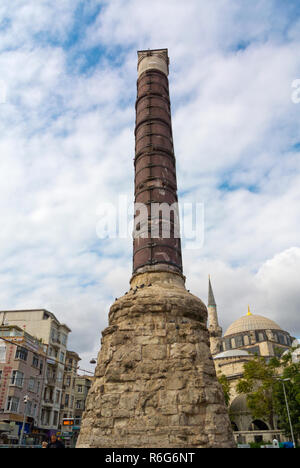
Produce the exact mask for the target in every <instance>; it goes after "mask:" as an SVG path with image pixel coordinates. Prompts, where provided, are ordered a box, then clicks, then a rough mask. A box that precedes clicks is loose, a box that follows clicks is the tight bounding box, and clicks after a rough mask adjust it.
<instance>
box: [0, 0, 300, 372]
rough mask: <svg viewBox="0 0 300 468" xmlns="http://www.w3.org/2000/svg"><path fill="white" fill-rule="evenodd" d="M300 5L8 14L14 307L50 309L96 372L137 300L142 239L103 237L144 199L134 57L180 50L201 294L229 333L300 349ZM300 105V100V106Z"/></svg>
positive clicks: (108, 5) (0, 68) (5, 154)
mask: <svg viewBox="0 0 300 468" xmlns="http://www.w3.org/2000/svg"><path fill="white" fill-rule="evenodd" d="M299 47H300V7H299V1H297V0H295V1H293V0H289V1H288V2H282V1H280V0H278V1H276V0H257V1H253V2H245V1H243V0H212V1H209V2H208V1H206V0H187V1H183V0H163V1H162V0H152V1H151V2H150V1H147V0H109V1H108V0H14V1H13V2H11V0H2V1H1V3H0V213H1V221H2V222H1V229H0V308H1V309H2V310H4V309H13V308H40V307H43V308H47V309H49V310H50V311H52V312H53V313H54V314H55V315H56V316H57V318H58V319H59V320H61V321H63V322H66V323H67V324H68V325H69V326H70V327H71V329H72V331H73V332H72V334H71V335H70V344H69V347H70V348H71V349H73V350H76V351H77V352H79V353H80V355H81V356H82V358H83V364H82V365H83V366H84V367H85V368H87V366H88V361H89V359H90V358H91V357H95V356H96V354H97V350H98V348H99V340H100V331H101V330H102V329H103V328H104V327H105V326H106V324H107V314H108V310H109V306H110V304H111V302H112V301H113V300H114V298H115V297H120V296H121V295H123V294H124V292H125V291H127V290H128V284H129V279H130V274H131V266H132V263H131V254H132V242H131V239H130V238H129V237H128V238H123V239H112V240H111V239H99V237H98V236H97V229H96V227H97V223H99V219H101V215H102V214H103V204H105V203H114V204H116V203H117V201H118V196H119V195H122V196H124V197H125V196H127V197H128V200H129V201H131V200H132V199H133V176H134V173H133V157H134V133H133V131H134V123H135V122H134V120H135V110H134V104H135V98H136V64H137V56H136V51H137V50H139V49H148V48H168V49H169V55H170V60H171V66H170V92H171V100H172V112H173V114H172V115H173V131H174V142H175V153H176V158H177V172H178V185H179V195H180V201H181V203H183V202H193V203H195V202H197V203H203V204H204V212H205V217H204V227H205V236H204V244H203V246H202V247H201V248H199V249H196V250H195V249H193V250H191V249H189V248H188V245H186V244H185V243H184V250H183V261H184V272H185V275H186V276H187V287H188V289H190V290H191V292H193V293H194V294H196V295H199V296H200V297H201V298H202V299H203V300H204V301H206V300H207V281H208V275H209V274H210V275H211V277H212V284H213V288H214V293H215V297H216V300H217V302H218V308H219V309H218V310H219V315H220V322H221V325H222V326H223V328H224V329H226V328H227V326H228V325H229V324H230V323H231V322H232V321H233V320H235V319H237V318H238V317H240V316H241V315H244V314H245V313H246V312H247V307H248V304H250V306H251V309H252V312H253V313H257V314H261V315H265V316H267V317H270V318H271V319H273V320H275V321H277V322H278V323H279V324H280V325H281V326H282V327H283V328H284V329H286V330H288V331H290V332H291V334H293V335H294V336H300V324H299V309H300V288H299V279H300V239H299V228H300V216H299V212H300V211H299V203H300V102H299V103H298V104H297V100H299V101H300V99H297V97H300V92H299V93H298V94H297V89H295V88H293V87H292V84H293V83H294V82H295V80H297V79H300V55H299ZM295 95H296V99H295Z"/></svg>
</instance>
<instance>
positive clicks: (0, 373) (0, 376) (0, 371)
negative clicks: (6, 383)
mask: <svg viewBox="0 0 300 468" xmlns="http://www.w3.org/2000/svg"><path fill="white" fill-rule="evenodd" d="M1 379H2V370H0V382H1Z"/></svg>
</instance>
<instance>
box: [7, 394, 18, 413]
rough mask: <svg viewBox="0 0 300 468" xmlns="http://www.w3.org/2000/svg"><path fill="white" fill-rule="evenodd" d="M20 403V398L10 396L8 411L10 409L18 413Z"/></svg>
mask: <svg viewBox="0 0 300 468" xmlns="http://www.w3.org/2000/svg"><path fill="white" fill-rule="evenodd" d="M19 403H20V399H19V398H16V397H12V396H10V397H8V399H7V405H6V411H9V412H11V413H17V412H18V410H19Z"/></svg>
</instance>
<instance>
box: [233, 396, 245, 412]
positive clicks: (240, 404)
mask: <svg viewBox="0 0 300 468" xmlns="http://www.w3.org/2000/svg"><path fill="white" fill-rule="evenodd" d="M243 412H244V413H248V412H249V409H248V406H247V396H246V395H245V394H244V393H242V394H241V395H238V396H237V397H235V399H234V400H233V402H232V403H231V405H230V413H243Z"/></svg>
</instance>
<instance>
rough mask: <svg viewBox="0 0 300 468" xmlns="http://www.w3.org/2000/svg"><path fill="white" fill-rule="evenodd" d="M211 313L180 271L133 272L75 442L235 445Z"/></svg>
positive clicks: (114, 312)
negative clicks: (218, 374)
mask: <svg viewBox="0 0 300 468" xmlns="http://www.w3.org/2000/svg"><path fill="white" fill-rule="evenodd" d="M206 320H207V309H206V307H205V305H204V304H203V302H202V301H201V300H200V299H198V298H197V297H195V296H193V295H192V294H190V293H188V292H187V291H186V289H185V287H184V280H183V278H182V277H181V276H180V275H176V274H174V273H166V272H156V273H144V274H141V275H137V276H136V277H134V278H133V279H132V282H131V290H130V291H129V292H128V293H127V294H126V295H125V296H124V297H122V298H120V299H118V300H116V302H115V303H114V304H113V305H112V307H111V309H110V314H109V327H108V328H107V329H106V330H104V331H103V333H102V346H101V350H100V353H99V356H98V363H97V368H96V373H95V380H94V383H93V385H92V387H91V390H90V393H89V396H88V400H87V406H86V411H85V413H84V416H83V422H82V428H81V432H80V436H79V439H78V444H77V447H81V448H84V447H86V448H87V447H90V448H92V447H95V448H96V447H98V448H99V447H103V448H104V447H106V448H111V447H114V448H122V447H124V448H127V447H132V448H140V447H149V448H155V447H159V448H171V447H174V448H193V447H194V448H197V447H199V448H213V447H218V448H225V447H234V446H235V444H234V440H233V435H232V430H231V424H230V421H229V417H228V413H227V408H226V406H225V403H224V396H223V392H222V389H221V387H220V385H219V383H218V381H217V378H216V373H215V368H214V363H213V360H212V357H211V353H210V349H209V335H208V331H207V327H206Z"/></svg>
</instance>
